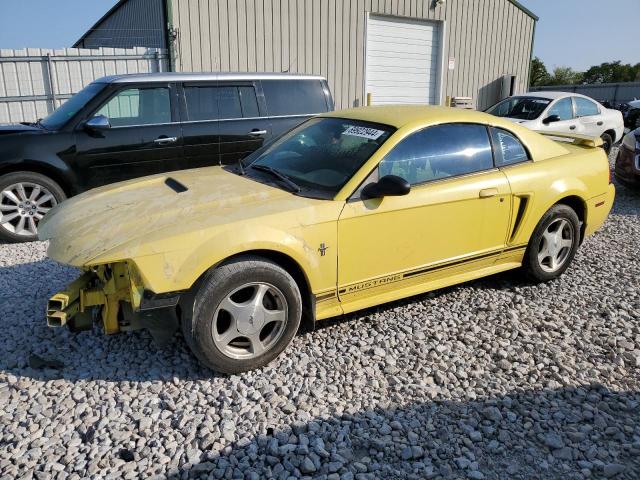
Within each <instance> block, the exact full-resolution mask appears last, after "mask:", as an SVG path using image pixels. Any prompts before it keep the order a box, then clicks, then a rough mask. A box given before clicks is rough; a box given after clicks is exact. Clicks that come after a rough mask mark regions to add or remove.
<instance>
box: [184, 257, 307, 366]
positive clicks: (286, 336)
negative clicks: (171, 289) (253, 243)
mask: <svg viewBox="0 0 640 480" xmlns="http://www.w3.org/2000/svg"><path fill="white" fill-rule="evenodd" d="M301 316H302V298H301V296H300V290H299V289H298V285H297V284H296V282H295V280H294V279H293V278H292V277H291V275H289V274H288V273H287V272H286V271H285V270H284V269H282V268H281V267H280V266H278V265H277V264H275V263H273V262H271V261H269V260H266V259H263V258H260V257H253V256H246V257H240V258H238V259H235V260H233V261H231V262H229V263H226V264H223V265H221V266H220V267H217V268H215V269H214V270H212V271H211V272H210V273H209V274H207V276H206V277H205V278H204V279H203V281H202V282H201V283H200V286H199V288H198V290H197V293H196V294H195V298H194V303H193V310H192V312H191V315H187V316H186V318H184V320H183V322H182V330H183V334H184V337H185V340H186V342H187V344H188V345H189V347H190V348H191V350H192V351H193V353H194V354H195V355H196V357H198V359H199V360H200V361H201V362H202V363H203V364H204V365H206V366H207V367H209V368H211V369H213V370H216V371H218V372H222V373H240V372H244V371H247V370H252V369H255V368H259V367H262V366H264V365H266V364H268V363H269V362H270V361H271V360H273V359H274V358H276V357H277V356H278V355H279V354H280V353H281V352H282V351H283V350H284V349H285V348H286V347H287V345H289V343H290V342H291V340H292V339H293V336H294V335H295V333H296V332H297V330H298V327H299V325H300V319H301Z"/></svg>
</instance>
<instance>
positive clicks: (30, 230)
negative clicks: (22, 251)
mask: <svg viewBox="0 0 640 480" xmlns="http://www.w3.org/2000/svg"><path fill="white" fill-rule="evenodd" d="M57 204H58V201H57V200H56V199H55V197H54V196H53V194H52V193H51V192H50V191H49V190H47V189H46V188H44V187H43V186H42V185H38V184H36V183H31V182H20V183H14V184H13V185H9V186H8V187H6V188H5V189H4V190H2V192H0V226H2V228H4V229H5V230H7V231H9V232H10V233H13V234H14V235H23V236H34V235H37V234H38V222H39V221H40V220H41V219H42V217H44V214H45V213H47V212H48V211H49V210H51V209H52V208H53V207H55V206H56V205H57Z"/></svg>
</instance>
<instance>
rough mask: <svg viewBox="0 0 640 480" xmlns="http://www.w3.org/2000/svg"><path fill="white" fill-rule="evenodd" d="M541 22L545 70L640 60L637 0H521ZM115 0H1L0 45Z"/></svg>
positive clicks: (71, 27)
mask: <svg viewBox="0 0 640 480" xmlns="http://www.w3.org/2000/svg"><path fill="white" fill-rule="evenodd" d="M520 2H521V3H522V4H523V5H524V6H526V7H527V8H529V9H530V10H531V11H533V12H534V13H535V14H536V15H538V17H540V21H539V22H538V26H537V27H536V38H535V46H534V55H536V56H538V57H540V58H541V59H542V61H543V62H544V63H545V64H546V65H547V68H548V69H549V70H552V69H553V68H554V67H558V66H568V67H572V68H574V69H575V70H586V69H587V68H589V67H590V66H591V65H599V64H600V63H603V62H607V61H613V60H622V62H623V63H633V64H635V63H638V62H640V50H639V49H638V48H637V31H638V30H637V29H638V18H639V15H640V0H607V1H603V0H520ZM115 3H116V0H0V48H24V47H39V48H62V47H70V46H71V45H73V43H74V42H75V41H76V40H77V39H78V38H80V36H81V35H82V34H83V33H84V32H85V31H86V30H87V29H89V28H90V27H91V26H92V25H93V24H94V23H95V22H96V20H98V19H99V18H100V17H101V16H102V15H103V14H104V13H105V12H106V11H107V10H108V9H109V8H111V6H112V5H114V4H115Z"/></svg>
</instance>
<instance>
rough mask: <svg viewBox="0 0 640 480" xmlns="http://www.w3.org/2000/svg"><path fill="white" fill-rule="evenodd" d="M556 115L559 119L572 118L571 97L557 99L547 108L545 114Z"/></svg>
mask: <svg viewBox="0 0 640 480" xmlns="http://www.w3.org/2000/svg"><path fill="white" fill-rule="evenodd" d="M551 115H557V116H558V117H559V118H560V120H572V119H573V102H572V101H571V98H569V97H567V98H563V99H561V100H558V101H557V102H556V103H554V104H553V106H552V107H551V108H550V109H549V113H548V114H547V116H549V117H550V116H551Z"/></svg>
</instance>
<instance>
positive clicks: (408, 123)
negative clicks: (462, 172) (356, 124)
mask: <svg viewBox="0 0 640 480" xmlns="http://www.w3.org/2000/svg"><path fill="white" fill-rule="evenodd" d="M320 117H334V118H345V119H352V120H362V121H365V122H372V123H379V124H382V125H390V126H392V127H396V128H397V129H398V131H401V130H402V131H403V132H404V133H402V135H409V134H411V133H413V132H415V131H417V130H421V129H423V128H427V127H430V126H434V125H439V124H443V123H477V124H481V125H491V126H494V127H497V128H501V129H504V130H507V131H510V132H512V133H514V134H515V135H516V136H517V137H518V138H519V139H520V141H521V142H522V143H523V144H524V145H525V147H527V149H528V150H529V152H530V153H531V155H532V158H534V159H536V160H545V159H547V158H552V157H557V156H558V155H564V154H566V153H567V149H566V148H564V146H562V145H560V144H559V143H557V142H554V141H553V140H550V139H548V138H545V137H543V136H542V135H540V134H539V133H536V132H534V131H533V130H529V129H528V128H526V127H523V126H522V125H518V124H516V123H513V122H512V121H510V120H507V119H505V118H501V117H496V116H494V115H489V114H488V113H483V112H477V111H475V110H466V109H462V108H452V107H436V106H430V105H378V106H372V107H359V108H349V109H346V110H338V111H335V112H329V113H323V114H322V115H320Z"/></svg>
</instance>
